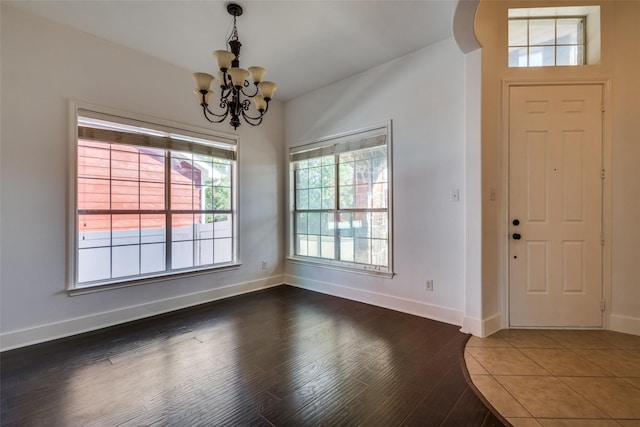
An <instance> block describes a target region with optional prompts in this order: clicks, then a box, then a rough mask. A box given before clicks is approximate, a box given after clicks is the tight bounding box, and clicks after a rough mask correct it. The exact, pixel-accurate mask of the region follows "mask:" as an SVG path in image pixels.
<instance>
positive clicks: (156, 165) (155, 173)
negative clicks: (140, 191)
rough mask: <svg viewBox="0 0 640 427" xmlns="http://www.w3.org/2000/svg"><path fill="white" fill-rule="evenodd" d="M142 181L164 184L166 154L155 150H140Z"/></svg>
mask: <svg viewBox="0 0 640 427" xmlns="http://www.w3.org/2000/svg"><path fill="white" fill-rule="evenodd" d="M139 150H140V180H141V181H144V182H155V183H161V184H164V181H165V176H164V163H165V153H164V151H162V150H156V149H153V148H140V149H139Z"/></svg>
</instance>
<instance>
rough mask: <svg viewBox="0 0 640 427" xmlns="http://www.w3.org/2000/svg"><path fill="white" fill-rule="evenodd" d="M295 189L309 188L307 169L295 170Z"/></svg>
mask: <svg viewBox="0 0 640 427" xmlns="http://www.w3.org/2000/svg"><path fill="white" fill-rule="evenodd" d="M296 188H309V169H297V170H296Z"/></svg>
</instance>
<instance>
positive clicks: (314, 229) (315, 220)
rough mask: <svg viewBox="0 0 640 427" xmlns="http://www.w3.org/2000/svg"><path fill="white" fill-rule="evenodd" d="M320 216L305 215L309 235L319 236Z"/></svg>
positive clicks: (311, 213) (314, 214)
mask: <svg viewBox="0 0 640 427" xmlns="http://www.w3.org/2000/svg"><path fill="white" fill-rule="evenodd" d="M321 215H322V214H321V213H319V212H309V213H308V214H307V220H308V229H309V231H308V233H309V234H320V230H321V225H320V224H321Z"/></svg>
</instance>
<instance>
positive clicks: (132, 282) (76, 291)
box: [67, 263, 242, 297]
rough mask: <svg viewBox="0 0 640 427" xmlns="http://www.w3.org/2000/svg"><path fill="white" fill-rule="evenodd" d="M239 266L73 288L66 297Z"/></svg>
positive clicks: (230, 265)
mask: <svg viewBox="0 0 640 427" xmlns="http://www.w3.org/2000/svg"><path fill="white" fill-rule="evenodd" d="M241 265H242V264H240V263H238V264H228V265H225V266H223V267H216V268H208V269H203V270H192V271H185V272H177V273H171V274H165V275H162V276H150V277H144V278H140V279H133V280H127V281H120V282H117V281H116V282H110V283H103V284H98V285H87V286H84V287H75V288H70V289H67V295H69V296H70V297H72V296H76V295H84V294H92V293H95V292H103V291H109V290H112V289H120V288H128V287H130V286H138V285H147V284H152V283H158V282H166V281H167V280H174V279H180V278H183V277H192V276H202V275H204V274H211V273H217V272H219V271H227V270H237V269H238V268H240V266H241Z"/></svg>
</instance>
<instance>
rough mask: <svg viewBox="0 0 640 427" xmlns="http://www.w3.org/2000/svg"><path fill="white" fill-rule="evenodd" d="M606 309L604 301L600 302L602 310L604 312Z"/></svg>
mask: <svg viewBox="0 0 640 427" xmlns="http://www.w3.org/2000/svg"><path fill="white" fill-rule="evenodd" d="M604 309H605V305H604V300H602V301H600V310H602V311H604Z"/></svg>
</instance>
